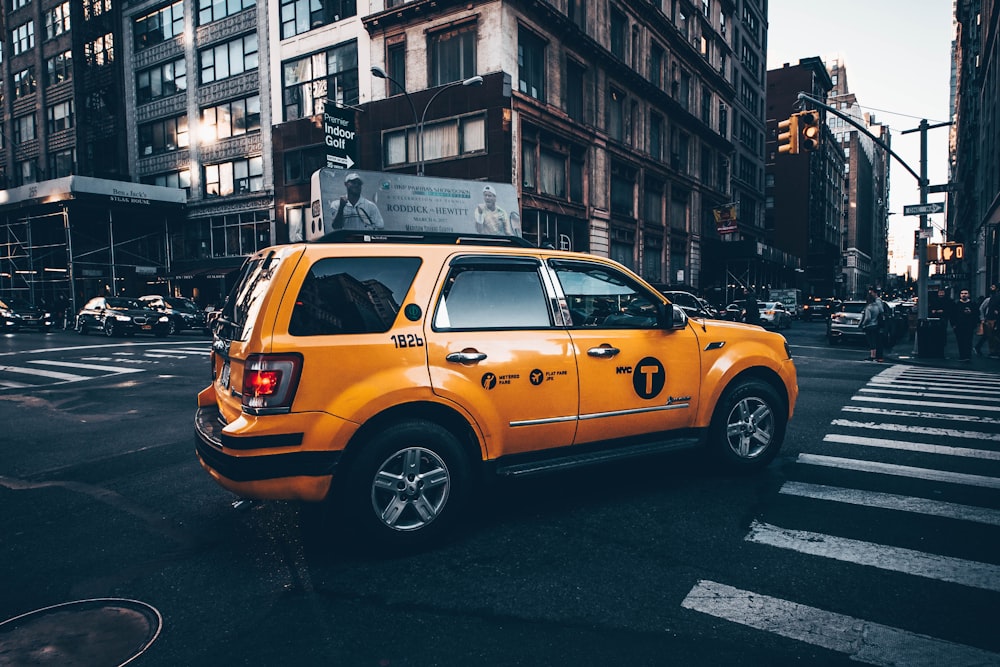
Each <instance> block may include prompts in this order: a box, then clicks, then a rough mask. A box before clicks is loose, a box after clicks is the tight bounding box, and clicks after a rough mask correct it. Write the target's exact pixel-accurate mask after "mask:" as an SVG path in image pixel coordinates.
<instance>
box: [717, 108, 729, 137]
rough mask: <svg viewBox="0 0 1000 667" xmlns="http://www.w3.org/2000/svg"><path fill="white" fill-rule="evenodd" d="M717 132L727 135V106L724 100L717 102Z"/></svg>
mask: <svg viewBox="0 0 1000 667" xmlns="http://www.w3.org/2000/svg"><path fill="white" fill-rule="evenodd" d="M719 134H720V135H722V136H723V137H727V136H729V108H728V107H727V106H726V103H725V102H719Z"/></svg>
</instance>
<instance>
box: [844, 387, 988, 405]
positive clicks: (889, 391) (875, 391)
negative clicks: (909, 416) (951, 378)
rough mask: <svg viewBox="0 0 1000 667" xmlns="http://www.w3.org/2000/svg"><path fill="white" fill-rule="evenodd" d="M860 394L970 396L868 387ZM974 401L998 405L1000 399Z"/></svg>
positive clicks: (962, 397)
mask: <svg viewBox="0 0 1000 667" xmlns="http://www.w3.org/2000/svg"><path fill="white" fill-rule="evenodd" d="M859 391H860V392H863V393H866V394H892V395H894V396H919V397H921V398H955V399H958V400H966V399H969V398H971V397H970V396H964V395H961V394H944V393H941V392H940V391H932V392H926V391H906V390H904V389H898V390H896V389H872V388H868V387H862V388H861V389H860V390H859ZM976 400H979V401H988V402H991V403H1000V398H989V397H987V396H976Z"/></svg>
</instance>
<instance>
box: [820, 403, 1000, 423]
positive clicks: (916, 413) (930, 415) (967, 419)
mask: <svg viewBox="0 0 1000 667" xmlns="http://www.w3.org/2000/svg"><path fill="white" fill-rule="evenodd" d="M840 410H841V411H842V412H856V413H859V414H865V415H884V416H886V417H912V418H914V419H930V420H935V421H960V422H962V423H963V424H970V425H971V424H991V425H993V424H995V425H1000V418H997V417H985V416H983V415H966V414H961V415H958V414H955V413H953V412H923V411H921V410H896V409H894V408H873V407H869V406H867V405H845V406H844V407H842V408H841V409H840Z"/></svg>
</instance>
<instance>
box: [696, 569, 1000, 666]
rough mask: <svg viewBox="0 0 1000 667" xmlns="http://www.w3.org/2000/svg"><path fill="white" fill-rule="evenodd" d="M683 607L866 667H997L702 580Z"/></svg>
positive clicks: (947, 647)
mask: <svg viewBox="0 0 1000 667" xmlns="http://www.w3.org/2000/svg"><path fill="white" fill-rule="evenodd" d="M681 607H683V608H684V609H690V610H692V611H697V612H701V613H703V614H708V615H709V616H714V617H715V618H721V619H724V620H727V621H731V622H733V623H739V624H740V625H744V626H747V627H750V628H754V629H757V630H764V631H766V632H772V633H774V634H776V635H778V636H781V637H786V638H788V639H794V640H797V641H801V642H804V643H806V644H810V645H812V646H819V647H821V648H825V649H829V650H831V651H836V652H837V653H842V654H844V655H847V656H849V657H850V659H851V660H854V661H857V662H863V663H867V664H870V665H885V666H886V667H889V666H890V665H909V666H910V667H939V666H940V665H956V666H958V665H962V666H972V665H995V664H997V663H998V661H1000V655H998V654H996V653H990V652H989V651H984V650H982V649H978V648H975V647H972V646H965V645H963V644H956V643H953V642H948V641H945V640H943V639H935V638H934V637H928V636H927V635H921V634H916V633H913V632H907V631H906V630H901V629H899V628H894V627H891V626H888V625H882V624H881V623H872V622H869V621H865V620H863V619H859V618H852V617H851V616H846V615H844V614H838V613H835V612H831V611H826V610H823V609H817V608H816V607H809V606H806V605H803V604H798V603H796V602H791V601H788V600H782V599H781V598H776V597H771V596H770V595H763V594H761V593H757V592H754V591H744V590H740V589H738V588H733V587H732V586H727V585H725V584H720V583H716V582H714V581H707V580H701V581H699V582H698V583H697V584H695V585H694V587H693V588H692V589H691V590H690V591H689V592H688V594H687V596H686V597H685V598H684V600H683V601H682V602H681Z"/></svg>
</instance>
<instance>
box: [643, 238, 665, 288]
mask: <svg viewBox="0 0 1000 667" xmlns="http://www.w3.org/2000/svg"><path fill="white" fill-rule="evenodd" d="M643 240H644V243H643V244H642V277H643V278H645V279H646V281H647V282H651V283H658V282H661V281H662V280H663V238H661V237H659V236H651V235H647V236H646V237H645V238H644V239H643Z"/></svg>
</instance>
